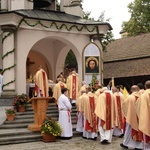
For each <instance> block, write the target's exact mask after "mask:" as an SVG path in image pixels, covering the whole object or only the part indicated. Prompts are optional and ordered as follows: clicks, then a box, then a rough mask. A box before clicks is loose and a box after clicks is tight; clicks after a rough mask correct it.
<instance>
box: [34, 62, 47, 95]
mask: <svg viewBox="0 0 150 150" xmlns="http://www.w3.org/2000/svg"><path fill="white" fill-rule="evenodd" d="M38 69H39V70H38V71H37V72H36V75H35V96H37V97H48V96H49V94H48V91H49V86H48V78H47V74H46V72H45V71H44V70H43V69H42V66H41V65H40V66H39V68H38Z"/></svg>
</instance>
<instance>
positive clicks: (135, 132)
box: [53, 71, 150, 149]
mask: <svg viewBox="0 0 150 150" xmlns="http://www.w3.org/2000/svg"><path fill="white" fill-rule="evenodd" d="M57 80H58V82H57V84H55V86H54V87H53V97H54V98H55V100H56V104H57V106H58V111H59V123H60V124H61V126H62V129H63V132H62V134H61V137H62V138H64V139H70V138H71V137H72V136H73V132H72V122H71V109H72V106H73V105H75V106H76V108H77V125H76V131H78V132H82V133H81V134H82V137H83V138H84V139H85V140H87V139H91V140H95V141H96V140H97V137H98V136H100V143H101V144H104V145H107V144H111V143H112V142H113V140H112V139H113V136H115V137H118V138H123V139H122V143H120V146H121V147H123V148H124V149H128V148H133V149H150V80H148V81H146V82H145V85H144V86H143V84H141V83H139V84H137V85H133V86H132V87H131V93H130V94H129V95H128V96H127V97H126V98H125V97H124V95H123V93H122V89H121V86H112V88H111V89H110V88H109V87H102V86H101V85H99V86H97V87H98V88H97V90H96V91H94V92H93V91H92V88H91V87H89V86H87V85H86V83H85V82H82V86H80V80H79V76H78V74H77V73H76V72H75V71H72V72H71V73H70V75H69V76H68V78H67V80H66V81H65V82H64V81H63V78H61V76H60V77H58V79H57Z"/></svg>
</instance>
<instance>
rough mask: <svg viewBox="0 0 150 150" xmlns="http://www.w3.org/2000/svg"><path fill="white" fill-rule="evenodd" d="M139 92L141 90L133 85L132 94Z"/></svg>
mask: <svg viewBox="0 0 150 150" xmlns="http://www.w3.org/2000/svg"><path fill="white" fill-rule="evenodd" d="M138 90H139V88H138V86H137V85H132V87H131V92H132V93H133V92H138Z"/></svg>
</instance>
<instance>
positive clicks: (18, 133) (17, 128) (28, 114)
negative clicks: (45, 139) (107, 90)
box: [0, 103, 82, 145]
mask: <svg viewBox="0 0 150 150" xmlns="http://www.w3.org/2000/svg"><path fill="white" fill-rule="evenodd" d="M47 116H48V117H52V118H54V119H55V120H57V121H58V117H59V113H58V108H57V107H56V105H55V103H50V104H49V107H48V109H47ZM71 117H72V124H73V126H72V128H73V136H82V133H80V132H77V131H76V121H77V116H76V107H75V106H73V109H72V112H71ZM30 124H34V111H33V109H32V107H31V104H28V105H27V109H26V111H25V112H16V115H15V120H14V121H7V120H6V121H5V122H4V123H3V124H2V125H0V145H5V144H15V143H27V142H35V141H40V140H41V139H42V136H41V133H40V132H31V131H29V130H28V129H27V127H28V125H30Z"/></svg>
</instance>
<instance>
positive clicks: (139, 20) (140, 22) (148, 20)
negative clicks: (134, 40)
mask: <svg viewBox="0 0 150 150" xmlns="http://www.w3.org/2000/svg"><path fill="white" fill-rule="evenodd" d="M128 8H129V12H130V13H131V18H130V20H129V21H127V22H123V24H122V28H123V32H127V33H128V36H135V35H138V34H141V33H148V32H150V1H149V0H135V1H134V2H131V3H130V4H129V5H128Z"/></svg>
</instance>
